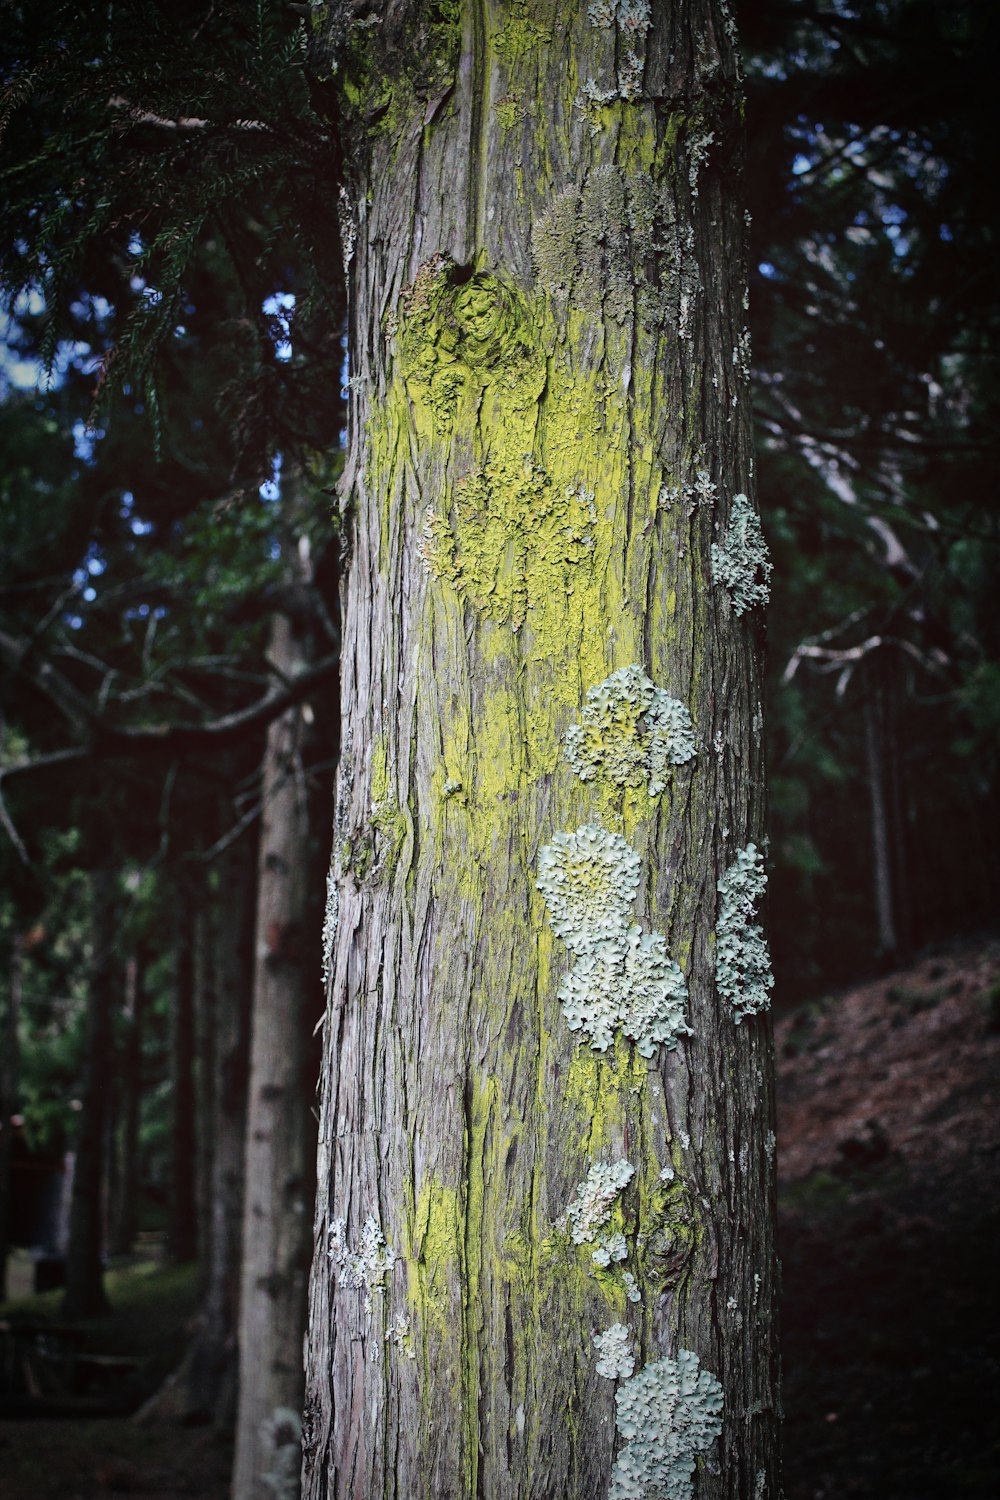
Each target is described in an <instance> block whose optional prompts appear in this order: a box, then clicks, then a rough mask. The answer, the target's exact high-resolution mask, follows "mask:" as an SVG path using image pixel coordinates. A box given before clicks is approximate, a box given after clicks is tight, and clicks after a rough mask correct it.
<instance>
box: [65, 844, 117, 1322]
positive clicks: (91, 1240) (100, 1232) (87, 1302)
mask: <svg viewBox="0 0 1000 1500" xmlns="http://www.w3.org/2000/svg"><path fill="white" fill-rule="evenodd" d="M115 919H116V911H115V877H114V872H113V871H112V870H111V869H110V868H108V867H107V866H104V867H102V868H101V869H99V870H98V871H97V872H96V874H95V875H94V880H93V909H92V916H91V932H92V943H93V958H92V961H91V970H90V983H89V989H88V996H87V1040H86V1054H85V1061H84V1080H83V1089H82V1098H81V1109H80V1129H79V1133H78V1136H77V1144H76V1163H75V1167H74V1171H73V1199H72V1204H71V1206H70V1223H69V1251H68V1253H67V1256H66V1291H65V1294H64V1297H63V1304H62V1311H63V1316H64V1317H66V1318H90V1317H95V1316H98V1315H100V1314H103V1313H106V1312H108V1311H109V1310H110V1308H109V1303H108V1299H107V1296H106V1295H105V1291H104V1273H103V1252H104V1185H105V1171H106V1167H107V1161H106V1152H105V1144H106V1140H107V1111H108V1105H109V1100H110V1098H111V1079H112V1039H113V1034H112V1007H113V1003H114V959H115V951H114V944H115V933H116V920H115Z"/></svg>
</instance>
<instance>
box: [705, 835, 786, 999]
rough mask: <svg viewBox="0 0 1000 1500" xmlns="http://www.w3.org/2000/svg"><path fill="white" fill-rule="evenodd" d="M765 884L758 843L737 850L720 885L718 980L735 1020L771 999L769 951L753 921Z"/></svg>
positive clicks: (717, 926)
mask: <svg viewBox="0 0 1000 1500" xmlns="http://www.w3.org/2000/svg"><path fill="white" fill-rule="evenodd" d="M766 888H767V873H766V871H765V869H764V858H763V855H762V854H761V853H760V851H759V849H758V848H757V846H756V844H748V845H747V846H746V848H745V849H741V850H740V851H739V853H738V854H737V856H736V859H735V861H734V863H733V864H731V865H730V867H729V869H728V870H727V871H726V873H725V874H724V875H723V876H722V877H721V879H720V880H719V882H718V886H717V889H718V892H719V897H720V900H719V917H718V922H717V924H716V932H715V982H716V984H717V985H718V988H719V994H720V995H722V997H723V999H725V1000H728V1001H729V1002H730V1004H731V1005H732V1007H733V1010H734V1012H735V1019H736V1022H737V1025H738V1024H739V1023H740V1022H741V1021H742V1020H743V1017H744V1016H753V1015H757V1014H758V1012H760V1011H762V1010H767V1008H768V1007H769V1005H770V1004H771V996H770V991H771V989H772V988H773V986H774V975H773V973H772V972H771V956H770V954H769V952H768V948H767V939H766V938H765V937H764V932H763V929H762V928H761V927H760V925H759V924H758V923H756V922H755V921H754V920H753V919H754V917H755V916H756V915H757V903H758V901H760V899H761V897H762V896H763V895H764V891H765V889H766Z"/></svg>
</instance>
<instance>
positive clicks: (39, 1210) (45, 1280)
mask: <svg viewBox="0 0 1000 1500" xmlns="http://www.w3.org/2000/svg"><path fill="white" fill-rule="evenodd" d="M12 1123H13V1124H14V1130H15V1133H14V1139H13V1140H12V1142H11V1162H10V1178H11V1180H10V1190H11V1231H10V1243H11V1245H12V1246H16V1247H17V1248H18V1249H22V1250H27V1251H28V1252H29V1254H30V1255H31V1258H32V1260H33V1261H34V1266H35V1274H34V1289H35V1291H36V1292H48V1291H51V1289H52V1288H53V1287H57V1286H63V1285H64V1284H65V1281H66V1251H67V1248H68V1246H69V1210H70V1203H71V1202H72V1197H73V1169H74V1166H75V1153H74V1152H72V1151H65V1152H63V1153H61V1154H58V1155H56V1154H48V1155H46V1154H45V1153H42V1152H36V1151H31V1150H29V1148H28V1146H27V1144H26V1142H25V1140H24V1136H23V1134H22V1132H21V1131H20V1130H19V1129H18V1128H17V1126H18V1121H17V1119H16V1117H15V1119H14V1121H12Z"/></svg>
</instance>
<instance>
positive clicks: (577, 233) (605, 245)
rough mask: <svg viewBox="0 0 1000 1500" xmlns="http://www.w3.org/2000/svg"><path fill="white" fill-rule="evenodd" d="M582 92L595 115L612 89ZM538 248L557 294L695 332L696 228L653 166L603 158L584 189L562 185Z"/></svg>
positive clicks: (536, 256)
mask: <svg viewBox="0 0 1000 1500" xmlns="http://www.w3.org/2000/svg"><path fill="white" fill-rule="evenodd" d="M581 99H582V101H583V104H584V107H585V108H586V109H587V112H588V115H589V116H590V117H591V120H592V123H593V119H594V117H595V112H598V111H600V110H601V109H602V108H604V107H605V105H606V99H605V95H604V94H603V93H602V92H601V91H600V90H599V89H597V88H596V85H594V86H592V87H590V89H589V92H588V93H587V94H586V95H581ZM531 253H532V258H533V260H534V263H535V269H536V272H537V275H538V281H539V284H540V285H541V286H542V287H543V288H544V289H545V290H546V291H548V292H550V293H552V294H554V295H555V297H556V298H557V299H563V298H566V297H570V298H571V299H572V300H573V301H574V302H576V303H577V304H579V305H581V306H588V305H589V306H593V305H594V304H595V303H596V304H600V305H601V307H602V308H603V310H604V312H605V313H606V314H607V315H608V316H609V317H610V318H611V319H612V320H613V321H615V322H617V323H620V324H621V323H626V322H629V321H630V320H631V319H632V318H633V316H634V315H635V313H636V312H638V315H639V318H640V320H641V322H642V323H643V324H644V325H645V326H647V327H649V328H658V327H663V326H668V327H671V328H674V329H675V330H676V331H677V333H678V334H679V335H680V336H681V337H682V338H687V337H689V335H690V330H691V317H692V313H693V310H694V303H695V299H696V298H697V295H698V292H699V290H700V288H701V276H700V271H699V269H698V261H697V256H696V255H695V249H694V240H693V231H692V229H691V226H690V225H689V224H687V225H682V224H681V223H680V222H679V220H678V217H677V210H676V207H675V203H674V198H673V196H672V194H671V192H670V190H669V189H668V187H667V186H666V185H664V184H663V183H658V182H655V181H654V180H653V178H652V177H651V176H650V174H649V173H648V172H645V171H637V172H630V173H626V172H624V171H623V170H622V169H621V168H620V167H616V166H611V165H604V166H600V167H596V168H594V169H593V170H592V171H591V172H589V173H588V175H587V177H586V178H585V180H584V182H583V185H582V187H580V188H579V189H578V188H576V187H566V188H563V189H562V190H561V191H560V192H559V193H558V194H557V195H556V196H555V198H554V199H553V200H552V202H551V205H550V207H549V209H548V210H547V211H546V213H545V214H543V215H542V216H541V218H540V219H538V220H537V221H536V224H535V227H534V228H533V230H532V240H531Z"/></svg>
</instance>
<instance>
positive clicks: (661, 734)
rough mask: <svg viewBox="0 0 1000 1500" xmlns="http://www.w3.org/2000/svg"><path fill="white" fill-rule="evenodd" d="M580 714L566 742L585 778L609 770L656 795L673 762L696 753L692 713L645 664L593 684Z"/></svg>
mask: <svg viewBox="0 0 1000 1500" xmlns="http://www.w3.org/2000/svg"><path fill="white" fill-rule="evenodd" d="M580 718H581V722H580V723H579V724H572V725H571V726H570V728H569V729H568V730H567V731H566V734H565V737H564V739H563V746H564V750H565V754H566V759H567V760H568V761H569V763H570V765H571V766H572V768H573V770H574V771H575V772H576V774H577V775H578V776H579V778H580V780H581V781H593V780H594V779H595V778H597V777H600V776H603V777H606V778H607V779H608V780H609V781H612V782H614V784H615V785H616V786H621V787H641V786H645V788H646V790H647V792H648V793H649V795H650V796H651V797H655V796H657V795H658V794H659V793H660V792H662V791H663V790H664V789H665V787H666V785H667V781H668V779H669V777H670V773H671V767H673V766H680V765H683V764H684V762H685V761H688V760H691V759H692V757H693V756H694V754H695V748H696V747H695V737H694V726H693V724H692V723H691V715H690V714H689V713H688V711H687V709H686V708H685V707H684V704H683V703H681V702H679V700H678V699H676V698H671V697H670V695H669V693H666V692H664V691H663V689H662V688H658V687H657V686H656V685H655V684H654V683H653V682H652V681H651V680H650V678H648V677H647V676H646V674H645V672H644V671H643V670H642V668H641V667H639V666H631V667H619V668H618V670H617V671H616V672H612V673H611V675H610V677H606V678H605V679H604V681H603V682H599V683H598V684H597V685H596V687H592V688H589V689H588V690H587V701H586V704H585V706H584V709H583V713H582V714H581V716H580Z"/></svg>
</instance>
